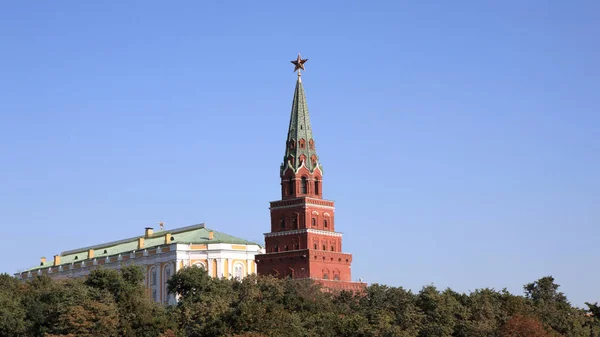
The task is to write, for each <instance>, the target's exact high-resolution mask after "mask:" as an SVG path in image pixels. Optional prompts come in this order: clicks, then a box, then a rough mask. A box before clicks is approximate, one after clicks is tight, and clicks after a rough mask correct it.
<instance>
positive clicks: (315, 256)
mask: <svg viewBox="0 0 600 337" xmlns="http://www.w3.org/2000/svg"><path fill="white" fill-rule="evenodd" d="M315 249H317V244H316V243H315ZM315 257H316V256H315Z"/></svg>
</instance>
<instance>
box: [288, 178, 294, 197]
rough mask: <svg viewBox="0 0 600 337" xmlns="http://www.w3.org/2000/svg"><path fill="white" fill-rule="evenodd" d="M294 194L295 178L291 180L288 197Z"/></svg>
mask: <svg viewBox="0 0 600 337" xmlns="http://www.w3.org/2000/svg"><path fill="white" fill-rule="evenodd" d="M292 194H294V178H290V181H289V182H288V195H292Z"/></svg>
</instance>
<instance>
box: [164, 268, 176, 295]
mask: <svg viewBox="0 0 600 337" xmlns="http://www.w3.org/2000/svg"><path fill="white" fill-rule="evenodd" d="M171 275H173V269H172V267H171V264H167V265H166V266H165V269H164V283H165V284H164V292H163V300H164V301H165V303H167V304H175V303H174V302H175V296H174V295H173V294H172V293H170V292H169V291H168V289H167V288H168V285H167V281H169V279H170V278H171Z"/></svg>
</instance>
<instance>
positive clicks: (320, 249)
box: [256, 57, 366, 291]
mask: <svg viewBox="0 0 600 337" xmlns="http://www.w3.org/2000/svg"><path fill="white" fill-rule="evenodd" d="M301 61H302V63H301V64H303V63H304V62H305V61H306V60H301V58H300V57H298V61H293V62H292V63H294V64H296V65H297V67H296V70H299V69H298V68H302V69H303V67H299V66H298V63H299V62H301ZM279 173H280V179H281V200H277V201H272V202H271V204H270V211H271V229H270V231H269V232H268V233H265V249H266V252H265V254H260V255H257V256H256V262H257V266H258V274H259V275H273V276H276V277H289V278H295V279H302V278H310V279H314V280H316V281H317V282H319V283H321V284H322V285H324V286H326V287H327V288H330V289H336V290H341V289H343V290H351V291H356V290H360V289H363V288H364V287H365V285H366V284H364V283H361V282H352V273H351V264H352V255H351V254H349V253H345V252H344V251H343V250H342V233H340V232H336V230H335V229H336V222H335V205H334V202H333V201H331V200H325V199H323V178H322V177H323V167H322V165H321V163H320V162H319V157H318V156H317V150H316V145H315V140H314V138H313V133H312V127H311V123H310V117H309V113H308V105H307V103H306V97H305V93H304V87H303V84H302V77H301V74H300V72H298V79H297V82H296V89H295V92H294V99H293V103H292V111H291V116H290V124H289V128H288V134H287V140H286V143H285V155H284V158H283V164H282V165H281V167H280V172H279Z"/></svg>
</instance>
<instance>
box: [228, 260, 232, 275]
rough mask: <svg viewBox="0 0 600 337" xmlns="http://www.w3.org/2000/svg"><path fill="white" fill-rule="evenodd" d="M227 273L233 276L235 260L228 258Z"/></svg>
mask: <svg viewBox="0 0 600 337" xmlns="http://www.w3.org/2000/svg"><path fill="white" fill-rule="evenodd" d="M227 275H228V277H229V278H232V276H233V260H232V259H227Z"/></svg>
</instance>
